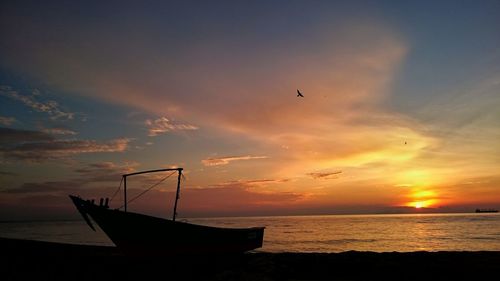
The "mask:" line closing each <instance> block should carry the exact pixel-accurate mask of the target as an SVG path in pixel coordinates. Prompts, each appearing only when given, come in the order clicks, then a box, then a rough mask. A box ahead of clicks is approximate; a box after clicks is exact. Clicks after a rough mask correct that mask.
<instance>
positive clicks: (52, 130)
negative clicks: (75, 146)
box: [42, 128, 78, 136]
mask: <svg viewBox="0 0 500 281" xmlns="http://www.w3.org/2000/svg"><path fill="white" fill-rule="evenodd" d="M42 132H44V133H47V134H52V135H71V136H73V135H76V134H78V133H77V132H75V131H73V130H70V129H66V128H44V129H42Z"/></svg>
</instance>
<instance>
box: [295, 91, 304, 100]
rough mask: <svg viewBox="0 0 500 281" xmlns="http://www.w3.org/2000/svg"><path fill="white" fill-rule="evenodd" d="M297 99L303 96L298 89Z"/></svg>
mask: <svg viewBox="0 0 500 281" xmlns="http://www.w3.org/2000/svg"><path fill="white" fill-rule="evenodd" d="M297 97H298V98H303V97H304V95H302V93H301V92H300V91H299V89H297Z"/></svg>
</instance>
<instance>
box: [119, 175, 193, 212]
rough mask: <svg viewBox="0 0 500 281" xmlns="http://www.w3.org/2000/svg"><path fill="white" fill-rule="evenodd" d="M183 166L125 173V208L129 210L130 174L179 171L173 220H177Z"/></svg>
mask: <svg viewBox="0 0 500 281" xmlns="http://www.w3.org/2000/svg"><path fill="white" fill-rule="evenodd" d="M182 170H183V169H182V168H174V169H158V170H149V171H142V172H136V173H130V174H125V175H123V176H122V177H123V200H124V204H123V206H124V210H125V212H127V177H128V176H134V175H140V174H146V173H156V172H165V171H177V172H178V173H179V174H178V176H177V192H176V193H175V204H174V215H173V217H172V220H173V221H175V217H176V215H177V201H178V200H179V193H180V189H181V176H182Z"/></svg>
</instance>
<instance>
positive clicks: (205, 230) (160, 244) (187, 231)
mask: <svg viewBox="0 0 500 281" xmlns="http://www.w3.org/2000/svg"><path fill="white" fill-rule="evenodd" d="M70 198H71V199H72V201H73V203H74V204H75V206H76V207H77V209H78V210H79V211H80V213H81V214H82V216H83V217H84V218H85V220H86V221H87V223H88V224H89V226H90V227H92V228H93V226H92V223H91V222H90V220H89V219H88V216H90V217H91V218H92V219H93V221H95V222H96V223H97V224H98V225H99V227H100V228H101V229H102V230H103V231H104V232H105V233H106V234H107V235H108V237H109V238H110V239H111V241H113V243H114V244H115V245H116V246H117V247H118V248H119V249H122V250H124V251H126V252H133V253H141V252H143V253H148V254H152V253H161V254H195V253H199V254H204V253H210V254H213V253H219V254H232V253H242V252H246V251H250V250H253V249H256V248H260V247H262V241H263V238H264V227H252V228H219V227H210V226H203V225H196V224H191V223H186V222H178V221H172V220H167V219H162V218H157V217H152V216H147V215H142V214H137V213H132V212H123V211H119V210H111V209H108V208H105V207H102V206H98V205H95V204H93V203H92V202H90V201H85V200H83V199H81V198H79V197H75V196H70Z"/></svg>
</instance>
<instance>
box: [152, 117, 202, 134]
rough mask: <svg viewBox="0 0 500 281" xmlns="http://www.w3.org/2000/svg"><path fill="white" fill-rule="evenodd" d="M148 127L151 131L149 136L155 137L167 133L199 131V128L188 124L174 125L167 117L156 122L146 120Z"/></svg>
mask: <svg viewBox="0 0 500 281" xmlns="http://www.w3.org/2000/svg"><path fill="white" fill-rule="evenodd" d="M145 124H146V126H147V127H148V130H149V134H148V135H149V136H151V137H154V136H158V135H161V134H165V133H167V132H172V131H181V130H198V127H196V126H193V125H187V124H174V123H172V121H170V120H169V119H168V118H166V117H160V118H158V119H156V120H150V119H148V120H146V122H145Z"/></svg>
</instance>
